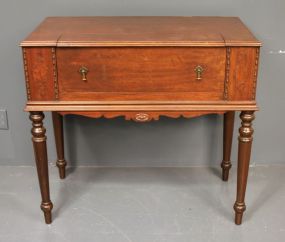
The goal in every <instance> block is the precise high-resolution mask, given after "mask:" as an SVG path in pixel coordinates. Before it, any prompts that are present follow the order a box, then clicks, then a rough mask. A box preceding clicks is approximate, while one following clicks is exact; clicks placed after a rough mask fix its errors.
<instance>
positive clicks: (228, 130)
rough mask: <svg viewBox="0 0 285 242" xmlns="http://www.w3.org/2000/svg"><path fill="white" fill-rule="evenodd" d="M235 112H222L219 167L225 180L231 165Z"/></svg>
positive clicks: (227, 177)
mask: <svg viewBox="0 0 285 242" xmlns="http://www.w3.org/2000/svg"><path fill="white" fill-rule="evenodd" d="M234 119H235V112H234V111H231V112H226V113H225V114H224V137H223V138H224V141H223V161H222V163H221V167H222V170H223V175H222V179H223V181H227V180H228V179H229V171H230V169H231V167H232V163H231V150H232V140H233V130H234V121H235V120H234Z"/></svg>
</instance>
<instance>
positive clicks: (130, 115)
mask: <svg viewBox="0 0 285 242" xmlns="http://www.w3.org/2000/svg"><path fill="white" fill-rule="evenodd" d="M59 113H60V114H61V115H68V114H73V115H81V116H86V117H90V118H107V119H111V118H117V117H124V118H125V120H132V121H135V122H149V121H154V120H159V119H160V117H162V116H164V117H169V118H182V117H183V118H194V117H199V116H202V115H206V114H224V113H225V111H194V112H193V111H191V112H187V111H186V112H98V111H90V112H88V111H81V112H80V111H62V112H59Z"/></svg>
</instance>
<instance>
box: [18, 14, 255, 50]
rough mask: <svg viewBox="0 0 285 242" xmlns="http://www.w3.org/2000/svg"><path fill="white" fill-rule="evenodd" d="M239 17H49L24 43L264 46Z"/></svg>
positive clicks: (32, 44)
mask: <svg viewBox="0 0 285 242" xmlns="http://www.w3.org/2000/svg"><path fill="white" fill-rule="evenodd" d="M260 45H261V43H260V42H259V41H258V40H257V39H256V38H255V37H254V36H253V35H252V34H251V32H250V31H249V30H248V28H247V27H246V26H245V25H244V24H243V23H242V22H241V21H240V19H239V18H237V17H170V16H169V17H166V16H165V17H49V18H46V19H45V20H44V21H43V22H42V23H41V24H40V25H39V26H38V27H37V28H36V30H35V31H34V32H32V33H31V34H30V35H29V36H28V37H27V38H26V39H25V40H24V41H23V42H22V43H21V46H59V47H68V46H78V47H80V46H82V47H84V46H260Z"/></svg>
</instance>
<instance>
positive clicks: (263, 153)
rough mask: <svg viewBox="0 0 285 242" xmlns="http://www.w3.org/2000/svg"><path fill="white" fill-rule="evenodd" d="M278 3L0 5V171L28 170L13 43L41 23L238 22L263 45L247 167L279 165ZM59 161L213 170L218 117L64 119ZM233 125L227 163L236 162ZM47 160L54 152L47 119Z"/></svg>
mask: <svg viewBox="0 0 285 242" xmlns="http://www.w3.org/2000/svg"><path fill="white" fill-rule="evenodd" d="M284 13H285V1H284V0H239V1H238V0H199V1H194V0H175V1H173V0H93V1H92V0H49V1H46V0H45V1H43V0H25V1H16V0H6V1H5V0H4V1H3V0H2V1H1V7H0V30H1V32H0V41H1V42H0V53H1V55H0V73H1V82H0V83H1V89H0V109H1V108H4V109H7V111H8V119H9V130H0V165H31V164H34V159H33V151H32V145H31V142H30V127H31V124H30V121H29V120H28V115H27V114H26V113H24V112H23V108H24V103H25V101H26V96H25V86H24V75H23V67H22V56H21V50H20V48H19V47H18V44H19V42H20V41H21V40H22V39H23V38H24V37H25V36H26V35H27V34H28V33H29V32H31V31H32V30H33V29H34V28H35V27H36V25H37V24H38V23H39V22H40V21H42V20H43V18H45V17H46V16H59V15H63V16H64V15H66V16H67V15H75V16H76V15H77V16H80V15H82V16H84V15H183V16H186V15H215V16H239V17H240V18H241V19H242V20H243V21H244V23H246V24H247V26H248V27H249V28H250V29H251V30H252V32H253V33H254V34H255V35H256V37H257V38H258V39H260V40H261V41H262V42H263V48H262V50H261V59H260V60H261V62H260V71H259V77H258V90H257V100H258V103H259V105H260V109H261V110H260V112H258V113H257V115H256V121H255V123H254V124H255V125H254V126H255V139H254V145H253V152H252V164H280V163H283V162H285V159H284V157H285V146H284V137H285V129H284V127H283V125H284V123H285V114H284V112H283V111H284V104H285V98H284V89H285V80H284V77H285V29H284V23H285V14H284ZM65 121H68V122H66V127H65V136H66V138H67V139H66V154H67V157H68V159H69V160H70V163H71V164H73V165H101V166H104V165H110V166H191V165H217V164H218V163H220V161H221V156H222V122H221V121H222V117H221V116H218V115H211V116H206V117H201V118H196V119H188V120H187V119H179V120H171V119H168V118H163V119H162V120H160V121H158V122H152V123H146V124H137V123H133V122H127V121H124V120H123V119H120V118H119V119H115V120H103V119H99V120H94V119H88V118H84V117H67V118H66V119H65ZM239 123H240V121H239V120H238V117H237V118H236V126H235V137H234V143H233V158H232V159H233V161H234V162H235V161H236V153H237V152H236V151H237V139H236V137H237V129H238V126H239ZM45 125H46V127H47V130H48V132H47V135H48V152H49V160H50V161H51V162H53V161H54V159H55V147H54V143H53V132H52V126H51V116H50V114H48V113H47V114H46V120H45Z"/></svg>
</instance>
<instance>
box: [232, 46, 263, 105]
mask: <svg viewBox="0 0 285 242" xmlns="http://www.w3.org/2000/svg"><path fill="white" fill-rule="evenodd" d="M258 59H259V48H248V47H236V48H231V50H230V66H232V68H230V71H229V81H228V99H229V100H233V101H234V100H239V101H241V100H255V92H256V80H257V68H258Z"/></svg>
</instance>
